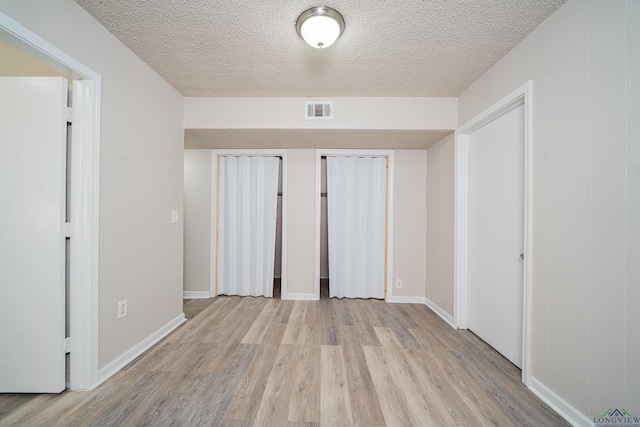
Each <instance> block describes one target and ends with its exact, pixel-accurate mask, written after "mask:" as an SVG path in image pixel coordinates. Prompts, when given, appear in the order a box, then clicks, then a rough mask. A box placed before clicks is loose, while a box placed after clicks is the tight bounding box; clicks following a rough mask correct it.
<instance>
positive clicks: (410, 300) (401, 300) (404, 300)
mask: <svg viewBox="0 0 640 427" xmlns="http://www.w3.org/2000/svg"><path fill="white" fill-rule="evenodd" d="M385 301H386V302H389V303H393V304H424V297H403V296H396V295H391V296H387V299H386V300H385Z"/></svg>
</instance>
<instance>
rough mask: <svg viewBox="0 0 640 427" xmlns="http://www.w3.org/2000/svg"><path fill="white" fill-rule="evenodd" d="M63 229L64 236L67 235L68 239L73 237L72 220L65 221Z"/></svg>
mask: <svg viewBox="0 0 640 427" xmlns="http://www.w3.org/2000/svg"><path fill="white" fill-rule="evenodd" d="M62 230H63V232H64V237H66V238H67V239H68V238H70V237H71V223H70V222H65V223H64V225H63V226H62Z"/></svg>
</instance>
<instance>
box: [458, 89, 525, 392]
mask: <svg viewBox="0 0 640 427" xmlns="http://www.w3.org/2000/svg"><path fill="white" fill-rule="evenodd" d="M531 94H532V82H531V81H528V82H527V83H525V84H524V85H522V86H520V87H519V88H518V89H516V90H514V91H513V92H511V93H510V94H509V95H507V96H505V97H504V98H502V99H501V100H500V101H498V102H496V103H495V104H493V105H492V106H491V107H489V108H488V109H486V110H485V111H483V112H482V113H480V114H478V115H477V116H475V117H474V118H472V119H471V120H469V121H468V122H467V123H465V124H464V125H462V126H460V128H458V129H457V130H456V132H455V192H456V194H455V201H454V218H455V219H454V239H455V240H454V246H455V248H454V254H455V255H454V257H455V258H454V269H455V270H454V298H455V306H454V324H455V325H457V326H458V327H459V328H461V329H466V328H467V326H468V324H467V285H468V251H469V241H468V239H469V226H468V218H469V200H468V197H469V186H468V178H469V173H468V172H469V160H468V150H469V135H471V134H472V133H473V132H475V131H476V130H478V129H480V128H482V127H483V126H485V125H486V124H488V123H490V122H492V121H494V120H496V119H497V118H499V117H501V116H502V115H504V114H506V113H507V112H509V111H511V110H512V109H513V108H515V107H517V106H519V105H524V112H523V115H524V272H523V293H522V306H523V310H522V311H523V313H522V330H523V333H522V382H523V383H524V384H525V385H527V386H528V385H529V383H530V381H531V331H530V329H531V327H530V325H531V288H530V283H531V270H530V265H531V235H532V234H531V233H532V225H531V219H532V214H531V212H532V201H531V198H532V196H533V188H532V185H533V179H532V176H531V173H532V171H533V157H532V155H531V145H532V144H531V141H532V139H531V129H532V126H531V123H532V121H531V120H532V118H531Z"/></svg>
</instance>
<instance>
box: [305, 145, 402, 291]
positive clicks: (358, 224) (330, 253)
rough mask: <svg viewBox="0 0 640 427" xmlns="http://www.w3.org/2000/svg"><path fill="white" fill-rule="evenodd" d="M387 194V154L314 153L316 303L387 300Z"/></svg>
mask: <svg viewBox="0 0 640 427" xmlns="http://www.w3.org/2000/svg"><path fill="white" fill-rule="evenodd" d="M392 189H393V152H392V151H386V150H385V151H379V150H317V151H316V254H317V255H316V272H315V284H316V286H315V298H316V299H320V298H321V295H322V296H323V297H338V298H343V297H347V298H379V299H386V297H387V295H390V294H387V292H388V290H390V287H389V286H387V284H388V283H390V280H391V279H390V277H391V274H392V272H391V268H390V266H391V265H392V262H391V253H392V250H391V241H392V236H393V227H392V226H391V225H392V224H393V220H392V218H393V209H392V206H393V191H392ZM365 249H366V250H365Z"/></svg>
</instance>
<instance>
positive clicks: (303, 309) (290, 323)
mask: <svg viewBox="0 0 640 427" xmlns="http://www.w3.org/2000/svg"><path fill="white" fill-rule="evenodd" d="M306 313H307V304H306V301H295V302H294V305H293V308H292V309H291V314H290V315H289V319H288V320H287V329H286V330H285V331H284V336H283V337H282V344H298V343H300V342H301V341H302V339H303V337H302V327H303V326H304V319H305V316H306Z"/></svg>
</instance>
